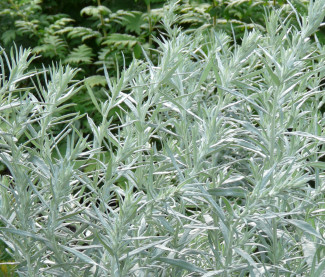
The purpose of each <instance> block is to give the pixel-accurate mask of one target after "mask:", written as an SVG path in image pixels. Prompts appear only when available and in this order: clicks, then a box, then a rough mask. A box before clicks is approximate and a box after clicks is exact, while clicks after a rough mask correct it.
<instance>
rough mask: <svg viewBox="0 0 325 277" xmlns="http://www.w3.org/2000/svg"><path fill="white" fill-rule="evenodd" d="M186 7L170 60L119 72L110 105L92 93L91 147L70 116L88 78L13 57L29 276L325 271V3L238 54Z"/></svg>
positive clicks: (166, 40)
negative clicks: (188, 30) (189, 23)
mask: <svg viewBox="0 0 325 277" xmlns="http://www.w3.org/2000/svg"><path fill="white" fill-rule="evenodd" d="M175 5H177V3H175V2H172V3H170V4H169V5H168V6H166V12H165V17H164V19H163V24H164V28H165V33H164V34H163V36H162V37H161V38H159V39H158V38H156V39H155V42H156V43H157V44H158V45H159V48H158V50H156V51H157V53H158V55H159V61H158V64H153V63H152V62H151V60H150V59H149V57H147V59H146V60H145V61H140V60H134V61H133V63H132V64H131V66H130V67H129V68H127V69H125V70H124V71H123V72H121V73H120V74H118V76H117V77H116V78H110V77H109V76H108V75H107V74H106V79H107V83H108V88H107V91H106V96H107V100H106V101H101V100H99V99H98V98H97V97H96V95H95V92H94V91H93V89H92V88H90V87H88V88H87V89H88V92H89V94H90V96H91V98H92V101H93V104H94V106H95V107H96V109H97V110H98V113H100V114H101V116H102V122H101V123H100V124H99V125H98V126H97V125H96V124H95V122H94V121H93V120H92V118H91V117H88V122H89V125H90V127H91V130H92V134H91V136H89V137H87V136H86V135H84V134H82V133H81V132H80V130H79V129H78V119H79V118H80V116H82V115H79V114H73V113H64V111H65V110H67V108H69V106H70V105H71V104H69V103H68V102H67V101H68V100H69V98H70V97H71V96H72V95H74V94H75V93H78V91H79V90H80V89H81V88H82V86H83V83H82V82H77V81H74V76H75V74H76V70H74V69H72V68H70V67H69V66H67V67H63V66H61V65H53V67H52V68H49V69H44V72H30V71H28V70H27V68H28V65H29V64H30V63H31V62H32V60H33V57H31V56H30V54H31V51H30V50H23V49H19V50H18V49H16V51H12V53H10V54H8V55H7V54H6V53H4V52H2V54H1V58H0V65H1V75H0V85H1V87H0V118H1V122H0V161H1V163H2V164H3V165H5V166H6V168H7V169H8V172H9V173H8V174H7V175H3V176H1V179H0V222H1V227H0V239H1V240H2V241H4V242H5V243H6V244H7V250H8V252H9V253H10V255H11V256H12V258H13V260H14V262H15V263H16V272H17V274H18V275H19V276H116V277H117V276H121V277H124V276H139V277H140V276H141V277H146V276H153V277H154V276H166V277H167V276H168V277H169V276H177V277H178V276H204V277H208V276H315V277H316V276H323V274H324V269H325V259H324V250H325V248H324V243H325V239H324V232H325V230H324V228H325V227H324V226H325V225H324V219H325V216H324V211H325V202H324V189H325V180H324V177H325V176H324V172H323V170H324V169H325V162H324V161H323V159H322V157H323V156H324V141H325V134H324V130H325V121H324V118H323V114H322V111H321V110H322V108H323V107H324V104H325V99H324V91H323V90H324V87H323V82H324V81H323V79H324V74H325V66H324V65H325V60H324V54H325V50H324V49H325V48H324V46H322V45H320V44H319V42H318V40H317V36H316V35H315V32H316V31H317V28H318V27H319V25H320V24H321V22H322V20H323V18H324V15H325V1H324V0H316V1H310V4H309V13H308V15H305V16H302V15H299V14H298V13H297V11H295V10H294V8H293V6H290V4H288V6H287V7H286V8H292V16H295V17H296V18H297V20H298V22H299V23H300V24H299V27H295V26H293V25H291V24H290V17H288V18H285V19H284V20H282V19H281V10H274V11H273V12H271V13H270V14H268V15H266V32H260V31H258V30H253V31H251V32H246V33H245V36H244V37H243V39H242V41H241V43H240V44H238V43H236V42H234V41H232V38H231V37H229V36H227V35H226V34H224V33H220V32H217V31H213V32H210V31H209V32H206V33H203V32H200V30H199V31H198V32H196V33H194V34H185V33H184V32H183V31H182V30H180V29H179V28H177V20H179V18H178V16H177V15H175V14H174V13H173V9H174V8H175ZM29 79H31V80H33V83H34V87H25V86H24V82H25V81H26V80H29ZM116 108H118V110H119V111H120V112H119V113H118V122H116V121H114V122H112V118H111V117H110V116H109V112H110V111H111V110H113V109H116Z"/></svg>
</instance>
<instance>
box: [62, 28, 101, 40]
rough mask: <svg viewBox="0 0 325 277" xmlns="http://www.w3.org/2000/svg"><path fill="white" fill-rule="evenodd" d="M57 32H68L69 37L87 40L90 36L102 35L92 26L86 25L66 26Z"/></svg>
mask: <svg viewBox="0 0 325 277" xmlns="http://www.w3.org/2000/svg"><path fill="white" fill-rule="evenodd" d="M56 34H60V35H62V34H67V37H68V38H71V39H74V38H81V40H82V41H85V40H87V39H89V38H93V37H100V36H101V34H100V32H98V31H94V30H93V29H91V28H86V27H70V26H69V27H65V28H63V29H62V30H59V31H57V32H56Z"/></svg>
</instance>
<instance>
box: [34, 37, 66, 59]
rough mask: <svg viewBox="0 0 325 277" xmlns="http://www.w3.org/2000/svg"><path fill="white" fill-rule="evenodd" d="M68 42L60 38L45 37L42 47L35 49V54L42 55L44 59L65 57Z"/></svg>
mask: <svg viewBox="0 0 325 277" xmlns="http://www.w3.org/2000/svg"><path fill="white" fill-rule="evenodd" d="M67 48H68V46H67V44H66V42H65V41H64V40H63V39H62V38H60V37H58V36H53V35H48V36H45V38H44V40H43V43H42V45H40V46H36V47H35V48H34V49H33V52H34V53H36V54H40V53H42V54H43V56H44V57H50V58H53V57H55V56H58V57H60V58H61V57H64V55H65V54H66V52H67Z"/></svg>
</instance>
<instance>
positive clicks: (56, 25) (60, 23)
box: [46, 17, 74, 33]
mask: <svg viewBox="0 0 325 277" xmlns="http://www.w3.org/2000/svg"><path fill="white" fill-rule="evenodd" d="M71 22H74V20H73V19H71V18H68V17H63V18H60V19H58V20H56V21H55V22H53V23H52V24H51V25H50V26H49V27H48V28H46V29H47V31H48V32H50V33H55V32H56V31H58V30H62V28H64V27H65V26H66V25H68V24H69V23H71Z"/></svg>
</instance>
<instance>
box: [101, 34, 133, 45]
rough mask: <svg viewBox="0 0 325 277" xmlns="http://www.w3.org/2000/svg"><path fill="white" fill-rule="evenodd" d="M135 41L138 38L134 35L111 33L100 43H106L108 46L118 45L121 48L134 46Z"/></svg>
mask: <svg viewBox="0 0 325 277" xmlns="http://www.w3.org/2000/svg"><path fill="white" fill-rule="evenodd" d="M137 43H139V39H138V38H137V37H136V36H132V35H128V34H117V33H116V34H111V35H109V36H108V39H106V40H105V41H104V42H103V43H102V44H103V45H108V46H110V45H111V46H114V47H120V46H122V47H123V48H125V47H129V48H132V47H134V46H135V45H136V44H137Z"/></svg>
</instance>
